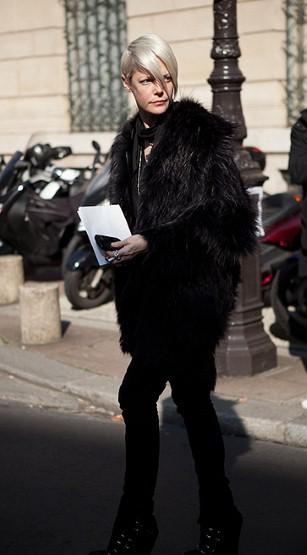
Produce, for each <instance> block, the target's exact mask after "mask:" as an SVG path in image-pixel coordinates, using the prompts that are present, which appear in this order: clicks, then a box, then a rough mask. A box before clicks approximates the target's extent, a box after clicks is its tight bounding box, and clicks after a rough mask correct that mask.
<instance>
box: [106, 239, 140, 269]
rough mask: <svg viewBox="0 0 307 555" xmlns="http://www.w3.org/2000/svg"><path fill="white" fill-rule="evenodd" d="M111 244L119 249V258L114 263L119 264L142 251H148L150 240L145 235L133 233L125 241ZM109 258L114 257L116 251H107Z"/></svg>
mask: <svg viewBox="0 0 307 555" xmlns="http://www.w3.org/2000/svg"><path fill="white" fill-rule="evenodd" d="M111 246H112V247H113V248H114V249H116V250H117V256H119V258H120V259H119V260H114V262H113V264H118V263H120V262H126V261H128V260H131V259H132V258H134V257H135V256H136V255H137V254H140V253H141V252H146V251H147V249H148V242H147V241H146V239H145V237H143V235H139V234H136V235H131V236H130V237H127V239H124V240H123V241H115V242H114V243H111ZM105 254H106V257H107V258H112V257H113V256H114V251H107V252H106V253H105Z"/></svg>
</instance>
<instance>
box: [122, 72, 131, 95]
mask: <svg viewBox="0 0 307 555" xmlns="http://www.w3.org/2000/svg"><path fill="white" fill-rule="evenodd" d="M121 78H122V82H123V85H124V87H125V89H127V91H128V92H131V89H130V82H129V79H127V77H126V76H125V75H124V74H123V73H122V75H121Z"/></svg>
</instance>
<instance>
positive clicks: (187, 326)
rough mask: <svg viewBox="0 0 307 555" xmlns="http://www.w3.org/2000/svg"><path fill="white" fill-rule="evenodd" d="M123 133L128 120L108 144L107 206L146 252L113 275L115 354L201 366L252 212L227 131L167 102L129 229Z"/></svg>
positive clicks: (220, 325)
mask: <svg viewBox="0 0 307 555" xmlns="http://www.w3.org/2000/svg"><path fill="white" fill-rule="evenodd" d="M133 129H134V125H133V120H130V121H128V122H127V123H126V124H125V126H124V128H123V130H122V132H121V133H120V134H119V135H118V137H117V138H116V140H115V142H114V144H113V148H112V170H111V180H110V199H111V202H112V203H113V204H114V203H118V204H120V205H121V207H122V209H123V211H124V213H125V216H126V218H127V220H128V222H129V224H130V226H132V229H133V231H134V232H135V233H141V234H143V235H144V236H145V237H146V239H147V240H148V243H149V250H148V252H147V253H146V254H145V255H139V256H138V257H136V259H134V260H133V261H132V262H129V263H127V264H126V265H123V266H121V267H118V268H116V269H115V270H114V271H115V293H116V305H117V311H118V321H119V324H120V327H121V346H122V349H123V351H124V352H129V353H131V354H133V355H134V356H140V357H142V360H143V361H145V362H146V363H148V364H164V365H172V366H173V365H175V366H176V367H178V368H179V367H180V368H182V367H185V368H186V367H187V366H189V365H198V366H199V365H203V366H205V365H206V353H207V352H208V351H210V352H212V351H214V349H215V347H216V345H217V343H218V341H219V340H220V339H221V338H222V337H223V335H224V333H225V330H226V326H227V321H228V318H229V314H230V311H231V310H232V308H233V305H234V300H235V293H236V289H237V285H238V282H239V275H240V264H239V257H240V256H241V255H245V254H247V253H249V252H252V251H253V249H254V248H255V245H256V238H255V214H254V210H253V209H252V206H251V202H250V199H249V196H248V194H247V193H246V192H245V190H244V187H243V185H242V183H241V180H240V176H239V172H238V170H237V167H236V165H235V163H234V161H233V158H232V149H231V135H232V127H231V125H230V124H228V123H227V122H226V121H224V120H223V119H222V118H220V117H218V116H216V115H213V114H211V113H209V112H208V111H207V110H205V109H204V108H203V107H202V106H201V105H200V104H198V103H197V102H194V101H192V100H189V99H185V100H182V101H180V102H178V103H175V105H174V108H173V111H172V113H171V115H170V116H169V119H168V121H167V125H166V126H165V127H163V128H162V130H161V131H160V135H159V137H158V140H157V144H156V145H155V147H154V149H153V150H152V153H151V155H150V158H149V161H148V164H147V166H146V167H145V169H144V172H143V176H142V182H141V195H140V203H139V210H138V216H137V221H136V222H134V220H133V212H132V205H131V199H130V193H129V191H130V187H129V184H130V179H131V175H130V170H129V153H130V152H131V146H132V140H133ZM210 372H211V374H210V376H209V375H208V382H209V383H210V386H212V385H213V382H214V376H212V370H210Z"/></svg>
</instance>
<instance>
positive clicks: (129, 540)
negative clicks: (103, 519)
mask: <svg viewBox="0 0 307 555" xmlns="http://www.w3.org/2000/svg"><path fill="white" fill-rule="evenodd" d="M157 537H158V527H157V523H156V519H155V518H154V517H153V516H152V517H151V518H150V519H147V520H142V519H135V520H134V521H133V522H130V523H129V524H128V523H126V524H116V525H115V526H114V530H113V533H112V537H111V540H110V543H109V547H108V549H107V550H106V551H91V552H90V553H89V555H149V554H150V553H151V551H152V549H153V546H154V544H155V541H156V539H157Z"/></svg>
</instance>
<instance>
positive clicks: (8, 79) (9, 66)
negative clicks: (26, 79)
mask: <svg viewBox="0 0 307 555" xmlns="http://www.w3.org/2000/svg"><path fill="white" fill-rule="evenodd" d="M0 77H1V82H2V83H5V86H3V87H2V86H1V87H0V98H1V97H6V98H7V97H10V96H12V97H14V96H16V95H17V94H18V70H17V66H16V63H14V62H13V61H11V60H8V61H4V62H0Z"/></svg>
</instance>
